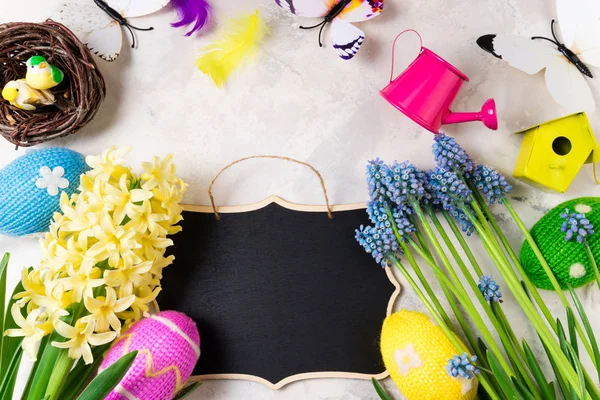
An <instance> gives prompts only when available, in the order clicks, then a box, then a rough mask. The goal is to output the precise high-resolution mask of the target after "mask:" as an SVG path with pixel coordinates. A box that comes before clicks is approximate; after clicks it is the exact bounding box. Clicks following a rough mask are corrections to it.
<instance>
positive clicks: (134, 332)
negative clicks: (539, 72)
mask: <svg viewBox="0 0 600 400" xmlns="http://www.w3.org/2000/svg"><path fill="white" fill-rule="evenodd" d="M133 350H138V355H137V357H136V358H135V360H134V362H133V364H131V368H130V369H129V371H128V372H127V374H126V375H125V377H124V378H123V380H122V381H121V383H119V384H118V385H117V387H115V389H114V390H113V391H112V392H111V393H110V394H109V395H108V396H107V397H106V400H170V399H172V398H173V397H174V396H175V394H176V393H177V392H178V391H179V390H180V389H181V387H182V385H183V384H184V383H185V381H186V380H187V379H188V378H189V377H190V376H191V375H192V371H193V370H194V366H195V365H196V361H198V357H200V335H199V334H198V328H197V327H196V324H195V323H194V321H192V319H191V318H189V317H188V316H187V315H185V314H182V313H180V312H177V311H163V312H161V313H158V314H156V315H153V316H151V317H149V318H145V319H142V320H140V321H138V322H136V323H135V324H133V325H132V326H131V327H130V328H129V329H128V330H127V331H125V332H123V334H122V335H121V337H120V338H119V339H118V340H117V341H116V342H115V343H114V344H113V345H112V347H111V348H110V350H109V351H108V352H107V353H106V356H105V357H104V361H102V365H101V366H100V370H101V371H102V370H104V369H105V368H107V367H108V366H110V365H111V364H112V363H114V362H115V361H117V360H118V359H119V358H121V357H122V356H123V355H125V354H127V353H129V352H131V351H133Z"/></svg>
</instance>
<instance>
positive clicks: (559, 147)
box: [552, 136, 573, 156]
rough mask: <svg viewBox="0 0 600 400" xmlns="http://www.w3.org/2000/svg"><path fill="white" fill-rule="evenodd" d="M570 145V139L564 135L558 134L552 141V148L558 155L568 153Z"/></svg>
mask: <svg viewBox="0 0 600 400" xmlns="http://www.w3.org/2000/svg"><path fill="white" fill-rule="evenodd" d="M572 147H573V146H572V145H571V141H570V140H569V139H568V138H566V137H564V136H559V137H557V138H556V139H554V141H553V142H552V150H554V152H555V153H556V154H558V155H559V156H566V155H567V154H569V153H570V152H571V149H572Z"/></svg>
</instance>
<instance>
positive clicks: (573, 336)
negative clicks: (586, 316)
mask: <svg viewBox="0 0 600 400" xmlns="http://www.w3.org/2000/svg"><path fill="white" fill-rule="evenodd" d="M567 328H568V329H569V338H570V339H571V346H573V350H575V354H577V357H579V347H578V345H577V332H576V330H575V329H576V328H575V317H574V316H573V310H571V308H567Z"/></svg>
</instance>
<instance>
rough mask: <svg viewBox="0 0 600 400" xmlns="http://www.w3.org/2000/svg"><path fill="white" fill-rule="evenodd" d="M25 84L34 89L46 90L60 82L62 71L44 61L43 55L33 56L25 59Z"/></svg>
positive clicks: (62, 76) (62, 75)
mask: <svg viewBox="0 0 600 400" xmlns="http://www.w3.org/2000/svg"><path fill="white" fill-rule="evenodd" d="M26 65H27V75H26V76H25V80H26V81H27V84H28V85H29V86H31V87H32V88H34V89H38V90H47V89H51V88H53V87H54V86H56V85H58V84H60V83H61V82H62V81H63V79H64V77H65V76H64V74H63V72H62V71H61V70H60V69H58V68H57V67H55V66H54V65H52V64H49V63H48V61H46V58H44V57H43V56H33V57H31V58H30V59H29V60H27V63H26Z"/></svg>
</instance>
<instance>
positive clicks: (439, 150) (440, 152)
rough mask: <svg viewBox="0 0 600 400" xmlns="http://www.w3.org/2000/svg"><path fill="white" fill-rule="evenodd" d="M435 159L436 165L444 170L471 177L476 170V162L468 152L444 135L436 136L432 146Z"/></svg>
mask: <svg viewBox="0 0 600 400" xmlns="http://www.w3.org/2000/svg"><path fill="white" fill-rule="evenodd" d="M432 151H433V158H434V159H435V162H436V164H437V165H438V166H439V167H441V168H444V169H447V170H450V171H453V172H456V173H458V174H462V175H463V176H465V177H468V176H470V174H471V172H473V169H474V168H475V162H474V161H473V160H472V159H471V157H469V155H468V154H467V152H466V151H465V150H464V149H463V148H462V147H460V145H459V144H458V143H456V140H454V138H452V137H450V136H446V134H444V133H440V134H437V135H435V137H434V142H433V146H432Z"/></svg>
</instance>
